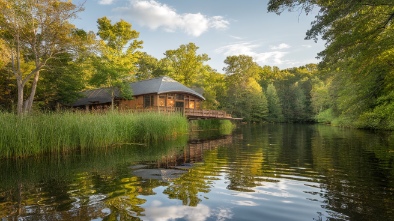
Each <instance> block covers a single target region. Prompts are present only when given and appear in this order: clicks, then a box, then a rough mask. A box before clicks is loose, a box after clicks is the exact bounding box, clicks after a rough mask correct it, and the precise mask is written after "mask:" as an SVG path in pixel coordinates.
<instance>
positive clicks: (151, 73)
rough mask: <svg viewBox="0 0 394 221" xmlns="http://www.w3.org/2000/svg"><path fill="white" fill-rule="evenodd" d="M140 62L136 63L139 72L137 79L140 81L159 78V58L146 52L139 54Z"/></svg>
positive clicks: (136, 75) (137, 72)
mask: <svg viewBox="0 0 394 221" xmlns="http://www.w3.org/2000/svg"><path fill="white" fill-rule="evenodd" d="M137 53H138V54H139V55H138V61H137V62H136V66H137V70H136V74H135V77H136V79H137V80H138V81H141V80H146V79H150V78H153V77H158V75H157V74H158V73H159V72H158V71H157V70H158V69H159V61H158V60H157V58H155V57H153V56H151V55H149V54H147V53H146V52H137Z"/></svg>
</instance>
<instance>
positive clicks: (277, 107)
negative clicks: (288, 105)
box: [267, 83, 283, 122]
mask: <svg viewBox="0 0 394 221" xmlns="http://www.w3.org/2000/svg"><path fill="white" fill-rule="evenodd" d="M267 105H268V116H267V120H269V121H273V122H281V121H283V113H282V105H281V103H280V100H279V96H278V94H277V92H276V88H275V86H274V84H272V83H271V84H269V85H268V87H267Z"/></svg>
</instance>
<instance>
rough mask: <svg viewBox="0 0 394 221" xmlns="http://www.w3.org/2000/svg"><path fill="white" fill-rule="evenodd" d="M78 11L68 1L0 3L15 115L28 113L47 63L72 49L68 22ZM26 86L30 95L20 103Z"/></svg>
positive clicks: (0, 25) (12, 0)
mask: <svg viewBox="0 0 394 221" xmlns="http://www.w3.org/2000/svg"><path fill="white" fill-rule="evenodd" d="M82 9H83V8H82V6H81V5H80V6H76V5H74V4H72V3H71V1H61V0H0V30H1V31H0V38H1V39H2V40H4V42H5V44H6V45H7V47H8V48H9V49H10V51H11V53H10V56H11V58H10V60H11V65H10V66H9V69H10V70H11V72H12V73H13V74H14V76H15V78H16V85H17V88H18V101H17V112H18V114H19V115H21V114H23V113H24V112H29V111H31V109H32V105H33V101H34V97H35V94H36V90H37V85H38V81H39V79H40V71H41V70H43V69H44V68H46V66H47V63H48V61H49V60H51V59H54V58H56V57H58V56H59V55H60V54H62V53H64V52H67V51H70V49H72V48H73V46H74V44H73V37H72V30H73V29H74V26H73V25H71V24H70V23H69V22H68V21H69V20H70V19H72V18H75V17H76V14H77V13H78V12H79V11H81V10H82ZM29 83H30V85H31V86H30V92H29V93H30V94H27V99H24V96H25V88H26V86H27V85H28V84H29Z"/></svg>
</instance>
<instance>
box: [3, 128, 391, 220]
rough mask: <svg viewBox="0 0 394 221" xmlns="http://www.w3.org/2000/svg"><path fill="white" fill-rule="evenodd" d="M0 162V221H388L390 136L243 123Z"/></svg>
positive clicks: (389, 203) (351, 131)
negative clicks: (225, 129) (213, 135)
mask: <svg viewBox="0 0 394 221" xmlns="http://www.w3.org/2000/svg"><path fill="white" fill-rule="evenodd" d="M206 136H207V135H206V134H205V135H201V136H199V137H198V136H193V140H192V141H189V142H188V141H187V138H180V139H179V140H177V141H171V142H166V143H163V144H160V145H153V146H137V145H125V146H122V147H116V148H109V149H106V150H102V151H94V152H82V153H70V154H68V155H66V156H47V157H44V158H39V159H34V158H31V159H30V158H29V159H19V160H2V161H1V162H0V169H1V171H0V218H1V220H153V221H155V220H190V221H203V220H220V221H224V220H256V221H257V220H258V221H261V220H275V221H277V220H300V221H301V220H302V221H305V220H394V176H393V175H394V134H393V133H390V132H371V131H361V130H353V129H342V128H335V127H329V126H322V125H245V126H242V127H241V128H239V130H238V131H236V132H235V133H234V135H233V136H228V137H221V138H220V139H215V140H210V141H202V140H203V139H202V138H206Z"/></svg>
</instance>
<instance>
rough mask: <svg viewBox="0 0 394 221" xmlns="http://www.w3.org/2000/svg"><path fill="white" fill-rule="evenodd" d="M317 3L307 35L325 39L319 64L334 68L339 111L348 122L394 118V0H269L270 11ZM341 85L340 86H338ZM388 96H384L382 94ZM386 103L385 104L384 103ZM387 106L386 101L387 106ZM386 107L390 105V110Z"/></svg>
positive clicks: (307, 8) (307, 9)
mask: <svg viewBox="0 0 394 221" xmlns="http://www.w3.org/2000/svg"><path fill="white" fill-rule="evenodd" d="M315 7H316V8H318V10H319V13H318V15H317V16H316V19H315V21H314V22H312V27H311V28H310V29H309V30H308V31H307V33H306V39H313V40H315V41H316V40H317V39H318V38H319V37H321V38H322V39H323V40H325V41H326V42H327V43H326V49H325V50H323V51H322V52H320V53H319V54H318V56H319V57H320V58H321V59H322V62H321V63H320V68H324V69H325V70H327V71H330V72H331V74H333V76H334V79H333V83H335V85H334V84H332V86H334V87H335V92H336V94H335V96H336V97H337V101H338V102H336V104H335V108H333V110H337V111H336V115H338V116H339V117H342V118H346V119H349V120H348V123H349V124H352V122H357V121H358V120H361V121H363V120H364V119H368V118H370V119H372V118H374V119H375V120H374V122H378V123H377V124H375V123H373V124H374V125H369V123H366V124H365V125H362V123H361V122H359V125H362V127H372V128H374V127H375V126H376V125H379V124H388V123H389V119H391V118H394V114H393V113H392V112H391V111H388V110H391V109H394V102H393V100H394V97H392V95H391V91H393V90H394V84H393V83H392V82H393V80H394V68H393V66H394V56H393V55H394V38H393V33H394V25H393V24H394V3H393V1H392V0H374V1H371V0H336V1H330V0H321V1H315V0H298V1H296V0H293V1H288V0H270V1H269V3H268V11H271V12H276V13H277V14H280V13H282V12H283V11H284V10H285V9H289V10H304V11H305V12H306V13H309V12H311V11H312V10H314V8H315ZM338 85H339V86H338ZM382 99H383V100H386V101H385V102H383V103H382V102H381V100H382ZM381 105H382V106H381ZM383 106H384V107H383ZM385 110H387V111H385Z"/></svg>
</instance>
